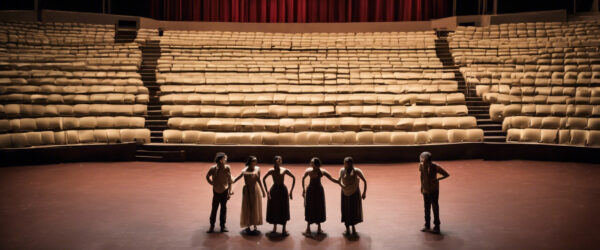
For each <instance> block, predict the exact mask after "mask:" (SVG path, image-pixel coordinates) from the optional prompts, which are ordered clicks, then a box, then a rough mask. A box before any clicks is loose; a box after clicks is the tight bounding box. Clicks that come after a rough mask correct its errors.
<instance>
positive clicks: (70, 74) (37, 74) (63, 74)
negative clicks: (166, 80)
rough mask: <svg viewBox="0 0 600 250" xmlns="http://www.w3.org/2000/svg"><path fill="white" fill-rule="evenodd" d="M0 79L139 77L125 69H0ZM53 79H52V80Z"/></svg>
mask: <svg viewBox="0 0 600 250" xmlns="http://www.w3.org/2000/svg"><path fill="white" fill-rule="evenodd" d="M0 77H1V78H0V79H3V78H31V79H28V80H31V81H33V80H35V79H45V80H47V81H48V82H53V81H54V80H56V81H57V82H60V81H59V80H62V79H63V78H64V79H69V80H71V79H72V80H77V78H80V80H81V78H83V79H87V78H100V79H107V78H117V79H121V78H138V79H139V78H141V76H140V73H138V72H125V71H59V70H0ZM53 79H54V80H53Z"/></svg>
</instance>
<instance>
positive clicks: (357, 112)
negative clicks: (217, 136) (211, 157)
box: [161, 105, 600, 118]
mask: <svg viewBox="0 0 600 250" xmlns="http://www.w3.org/2000/svg"><path fill="white" fill-rule="evenodd" d="M161 109H162V114H163V115H166V116H172V117H176V116H184V117H190V116H191V117H239V118H244V117H246V118H251V117H258V118H260V117H269V118H285V117H290V118H295V117H306V118H308V117H330V116H373V117H375V116H377V117H413V118H418V117H433V116H437V117H446V116H465V115H467V113H468V109H467V106H466V105H448V106H383V105H369V106H358V105H354V106H300V105H294V106H292V105H264V106H212V105H162V106H161ZM599 111H600V110H599Z"/></svg>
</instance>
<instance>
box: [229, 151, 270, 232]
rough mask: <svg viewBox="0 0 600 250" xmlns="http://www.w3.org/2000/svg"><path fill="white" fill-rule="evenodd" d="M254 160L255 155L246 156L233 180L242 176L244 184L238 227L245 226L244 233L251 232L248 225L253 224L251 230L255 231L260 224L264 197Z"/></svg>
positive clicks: (258, 169) (258, 171) (258, 170)
mask: <svg viewBox="0 0 600 250" xmlns="http://www.w3.org/2000/svg"><path fill="white" fill-rule="evenodd" d="M256 162H257V160H256V157H254V156H250V157H248V160H247V161H246V167H245V168H244V169H243V170H242V173H240V175H238V177H236V178H235V180H234V181H233V183H235V182H237V181H238V180H239V179H240V178H242V177H244V182H245V184H244V190H243V193H242V213H241V218H240V227H245V228H246V230H245V231H246V233H250V232H251V231H250V226H254V230H252V232H254V233H255V232H256V226H257V225H262V198H264V197H265V191H264V189H263V186H262V183H261V182H260V168H259V167H258V166H256ZM261 193H262V197H261Z"/></svg>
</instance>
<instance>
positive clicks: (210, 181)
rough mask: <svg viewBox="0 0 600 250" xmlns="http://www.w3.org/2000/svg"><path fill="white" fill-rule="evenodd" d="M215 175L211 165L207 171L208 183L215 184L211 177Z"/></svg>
mask: <svg viewBox="0 0 600 250" xmlns="http://www.w3.org/2000/svg"><path fill="white" fill-rule="evenodd" d="M212 175H213V168H212V167H211V168H210V169H209V170H208V172H207V173H206V181H207V182H208V184H210V185H211V186H212V185H213V182H212V180H211V179H210V177H211V176H212Z"/></svg>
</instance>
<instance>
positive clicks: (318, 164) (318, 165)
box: [310, 157, 321, 167]
mask: <svg viewBox="0 0 600 250" xmlns="http://www.w3.org/2000/svg"><path fill="white" fill-rule="evenodd" d="M310 161H311V162H312V163H313V164H315V167H320V166H321V159H319V157H313V158H312V159H310Z"/></svg>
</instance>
